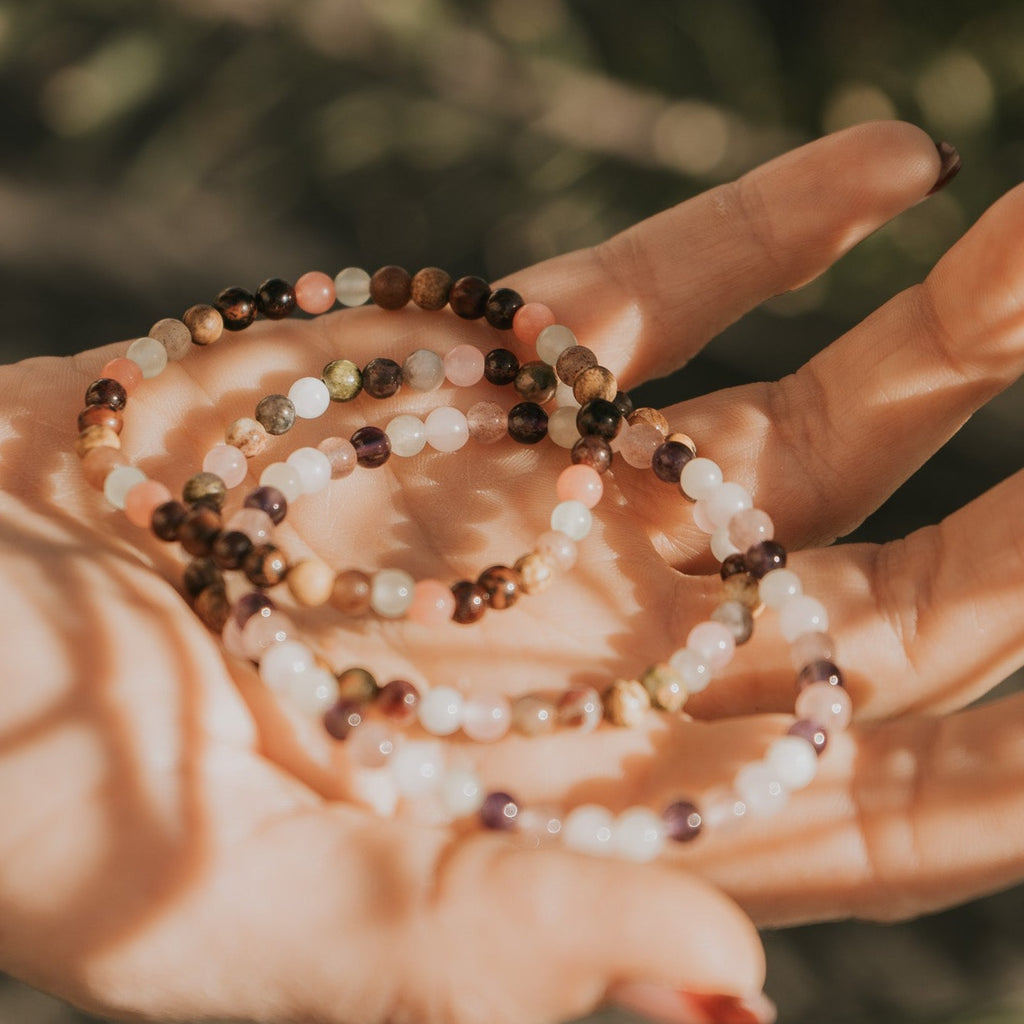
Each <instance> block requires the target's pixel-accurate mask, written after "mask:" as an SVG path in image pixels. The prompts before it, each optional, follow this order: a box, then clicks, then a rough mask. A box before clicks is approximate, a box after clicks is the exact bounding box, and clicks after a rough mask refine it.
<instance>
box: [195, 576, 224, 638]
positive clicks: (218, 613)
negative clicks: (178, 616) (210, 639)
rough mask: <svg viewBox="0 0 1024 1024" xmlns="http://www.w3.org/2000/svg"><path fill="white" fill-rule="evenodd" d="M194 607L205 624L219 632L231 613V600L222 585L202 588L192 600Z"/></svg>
mask: <svg viewBox="0 0 1024 1024" xmlns="http://www.w3.org/2000/svg"><path fill="white" fill-rule="evenodd" d="M192 607H193V608H194V609H195V612H196V615H198V616H199V618H200V619H201V620H202V621H203V623H204V625H205V626H206V627H207V628H208V629H211V630H213V632H214V633H219V632H220V631H221V630H222V629H223V628H224V626H225V624H226V623H227V621H228V617H229V616H230V615H231V602H230V601H229V600H228V595H227V591H226V590H225V589H224V588H223V587H222V586H221V587H217V586H214V587H206V588H205V589H204V590H200V591H199V593H198V594H196V596H195V600H194V601H193V602H192Z"/></svg>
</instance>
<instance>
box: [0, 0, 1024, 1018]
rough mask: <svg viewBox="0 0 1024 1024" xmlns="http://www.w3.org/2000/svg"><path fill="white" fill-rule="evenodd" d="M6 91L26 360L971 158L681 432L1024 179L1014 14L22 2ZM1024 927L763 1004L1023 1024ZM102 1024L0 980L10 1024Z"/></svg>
mask: <svg viewBox="0 0 1024 1024" xmlns="http://www.w3.org/2000/svg"><path fill="white" fill-rule="evenodd" d="M0 90H2V92H0V96H2V103H0V154H2V162H0V261H2V273H3V288H2V292H0V294H2V297H3V309H2V315H0V357H2V358H3V359H5V360H13V359H19V358H22V357H25V356H30V355H33V354H38V353H68V352H73V351H76V350H78V349H80V348H85V347H90V346H92V345H96V344H100V343H103V342H106V341H110V340H114V339H118V338H126V337H132V336H135V335H138V334H139V333H141V332H142V331H144V330H145V329H146V328H147V327H148V325H149V324H151V323H152V322H153V321H154V320H156V319H158V318H160V317H162V316H166V315H174V314H176V313H177V312H179V311H180V310H182V309H184V308H185V307H186V306H188V305H190V304H192V303H193V302H197V301H205V300H208V299H209V298H210V297H212V296H213V295H214V294H215V293H216V292H217V291H218V290H219V289H220V288H221V287H223V286H224V285H227V284H234V283H240V284H246V285H250V286H251V285H255V284H256V283H258V282H259V281H260V280H262V279H263V278H265V277H267V276H270V275H280V276H283V277H286V278H291V279H294V278H295V277H296V276H297V275H298V274H299V273H301V272H302V271H304V270H307V269H309V268H310V267H319V268H323V269H325V270H328V271H333V270H336V269H339V268H341V267H343V266H346V265H349V264H353V263H355V264H358V265H362V266H366V267H367V268H369V269H371V270H372V269H373V268H374V267H376V266H378V265H380V264H383V263H391V262H394V263H402V264H404V265H406V266H408V267H410V268H411V269H415V268H417V267H419V266H424V265H438V266H443V267H445V268H446V269H448V270H450V271H452V272H456V273H481V274H484V275H485V276H488V277H492V278H495V277H498V276H499V275H501V274H503V273H505V272H508V271H511V270H514V269H516V268H517V267H519V266H522V265H524V264H526V263H531V262H533V261H535V260H538V259H542V258H544V257H546V256H550V255H553V254H556V253H559V252H562V251H565V250H567V249H570V248H575V247H577V246H580V245H586V244H590V243H592V242H596V241H598V240H600V239H602V238H605V237H607V236H608V235H609V234H611V233H613V232H615V231H616V230H618V229H620V228H622V227H624V226H626V225H628V224H630V223H632V222H634V221H636V220H638V219H640V218H642V217H644V216H647V215H649V214H651V213H653V212H655V211H657V210H659V209H662V208H663V207H665V206H667V205H670V204H672V203H675V202H678V201H679V200H681V199H684V198H686V197H687V196H690V195H692V194H694V193H696V192H699V191H701V190H702V189H704V188H706V187H707V186H709V185H713V184H715V183H716V182H720V181H723V180H726V179H728V178H731V177H733V176H735V175H737V174H738V173H741V172H742V171H744V170H746V169H747V168H749V167H751V166H753V165H755V164H757V163H759V162H760V161H762V160H764V159H766V158H768V157H771V156H773V155H775V154H777V153H779V152H781V151H783V150H785V149H787V148H789V147H791V146H793V145H796V144H799V143H800V142H803V141H805V140H807V139H810V138H812V137H814V136H817V135H819V134H821V133H822V132H826V131H831V130H833V129H836V128H840V127H843V126H845V125H848V124H851V123H854V122H857V121H862V120H867V119H874V118H889V117H899V118H905V119H907V120H911V121H915V122H917V123H919V124H921V125H922V126H924V127H925V128H926V129H927V130H928V131H929V132H930V133H931V134H932V135H933V136H934V137H935V138H936V139H949V140H950V141H952V142H953V143H954V144H955V145H956V146H957V147H958V148H959V150H960V152H961V154H962V156H963V161H964V170H963V172H962V173H961V175H960V177H959V178H957V180H956V181H955V182H954V183H953V184H952V185H951V186H950V187H949V188H948V189H947V190H945V191H944V192H942V193H940V194H939V195H937V196H935V197H934V198H932V199H930V200H929V201H928V202H927V203H924V204H922V205H921V206H919V207H916V208H915V209H913V210H911V211H909V212H908V213H906V214H904V215H903V216H902V217H901V218H899V219H898V220H897V221H896V222H895V223H894V224H891V225H889V226H888V227H886V228H884V229H883V230H881V231H879V232H877V233H876V234H875V235H874V236H873V237H871V238H870V239H868V240H867V241H866V242H864V243H863V244H862V245H861V246H860V247H859V248H858V250H857V251H856V252H855V253H853V254H852V255H850V256H849V257H847V258H846V259H844V260H843V261H842V262H841V263H840V264H839V265H838V266H836V267H835V268H834V269H833V270H832V271H830V272H829V273H828V274H827V275H826V276H825V277H824V278H822V279H821V280H819V281H817V282H815V283H813V284H811V285H810V286H808V287H806V288H804V289H802V290H801V291H799V292H796V293H793V294H790V295H787V296H783V297H780V298H778V299H775V300H773V301H772V302H770V303H768V304H767V305H766V306H765V307H764V308H763V309H761V310H759V311H757V312H755V313H753V314H751V315H750V316H749V317H747V318H746V319H745V320H744V321H743V322H742V323H740V324H738V325H736V326H734V327H733V328H731V329H730V330H729V331H727V332H726V333H725V335H723V336H722V337H721V338H719V339H717V340H716V341H715V342H714V343H713V344H712V345H711V346H710V348H709V350H708V351H707V353H705V354H704V355H702V356H701V357H700V358H699V359H697V360H695V361H694V363H692V364H691V366H690V367H688V368H687V369H686V370H685V371H684V372H683V373H682V374H680V375H678V376H677V377H676V378H673V379H671V380H669V381H667V382H661V383H659V384H658V385H657V386H656V387H655V389H654V391H653V392H652V396H653V399H654V400H655V401H659V402H662V403H664V402H667V401H672V400H677V399H678V398H679V397H683V396H686V395H689V394H693V393H697V392H700V391H703V390H706V389H708V388H711V387H717V386H721V385H723V384H731V383H737V382H740V381H743V380H746V379H750V378H752V377H764V376H769V377H775V376H780V375H782V374H784V373H786V372H787V371H789V370H791V369H793V368H794V367H796V366H797V365H799V363H800V362H801V361H802V360H803V359H804V358H806V357H807V356H808V355H809V354H810V353H811V352H813V351H816V350H817V349H818V348H820V347H821V346H822V345H824V344H826V343H827V342H828V341H829V340H830V339H832V338H833V337H835V336H836V335H837V334H839V333H841V332H842V331H843V330H845V329H846V328H848V327H849V326H851V325H852V324H853V323H855V322H856V321H857V320H859V319H860V318H861V317H862V316H863V315H864V314H866V313H867V312H868V311H870V310H871V309H872V308H874V307H875V306H876V305H878V304H879V303H880V302H882V301H884V300H885V299H886V298H888V297H889V296H890V295H892V294H893V292H894V291H896V290H898V289H899V288H900V287H902V286H904V285H907V284H910V283H912V282H915V281H917V280H919V279H920V278H921V277H922V276H923V275H924V274H925V273H926V272H927V270H928V268H929V266H930V265H931V264H932V263H933V262H934V261H935V259H936V258H937V257H938V256H939V255H940V254H941V253H942V252H943V250H944V249H945V248H946V247H948V245H949V244H950V243H951V242H952V241H953V240H954V239H955V238H956V237H957V236H958V235H959V234H960V233H961V232H962V231H963V230H964V229H965V227H966V226H967V225H969V224H970V223H971V222H972V221H973V220H974V219H975V218H976V217H977V216H978V214H979V213H980V212H981V211H982V210H983V209H984V208H985V207H986V206H987V205H988V204H989V203H991V202H992V201H993V200H994V199H995V198H996V197H997V196H998V195H999V194H1000V193H1001V192H1003V191H1005V190H1006V189H1007V188H1009V187H1011V186H1013V185H1015V184H1016V183H1017V182H1018V181H1020V180H1021V178H1022V177H1024V133H1022V131H1021V125H1022V123H1024V122H1022V116H1024V3H1021V0H1002V2H994V0H945V2H943V3H941V4H936V3H930V4H926V3H911V2H889V3H882V2H879V0H855V2H839V3H821V2H819V0H804V2H798V0H791V2H786V0H777V2H773V3H763V4H758V3H754V2H752V0H696V2H695V0H685V2H669V0H663V2H660V0H632V2H631V3H623V2H622V0H481V2H469V0H165V2H157V0H152V2H138V0H0ZM894 343H898V339H894ZM652 396H648V397H652ZM1022 420H1024V415H1022V403H1021V390H1020V387H1019V386H1018V387H1016V388H1014V389H1011V391H1010V392H1008V393H1007V394H1006V395H1004V396H1002V397H1001V398H999V399H997V400H996V401H995V402H993V403H992V404H991V405H990V406H989V408H987V409H986V410H984V411H983V412H981V413H979V414H978V415H977V416H976V417H975V419H974V420H973V421H972V422H971V423H970V424H969V425H968V426H967V427H966V428H965V429H964V430H963V431H962V432H961V433H960V434H959V435H958V437H957V438H955V439H954V440H953V441H952V442H950V444H949V445H947V446H946V448H945V449H944V450H943V451H942V452H941V453H940V454H939V455H938V456H937V457H936V458H935V459H934V460H932V462H931V463H930V464H929V465H928V466H927V467H925V468H924V469H923V470H922V471H921V472H920V473H918V474H917V475H916V476H915V477H914V478H913V479H912V480H911V481H910V483H908V484H907V485H906V486H905V487H904V488H903V489H901V491H900V492H899V493H898V494H897V495H896V496H895V497H894V498H893V499H892V501H890V502H889V503H888V504H887V505H886V506H885V507H884V508H883V509H882V510H881V511H880V512H879V513H878V514H877V515H876V516H874V517H872V518H871V519H870V520H869V521H868V522H867V523H866V524H865V525H864V527H862V529H861V530H860V531H859V532H858V535H857V536H858V539H876V540H882V539H886V538H888V537H892V536H896V535H900V534H902V533H905V532H907V531H908V530H910V529H913V528H914V527H916V526H919V525H922V524H924V523H926V522H930V521H933V520H934V519H936V518H938V517H940V516H942V515H944V514H945V513H946V512H948V511H951V510H952V509H953V508H955V507H957V506H959V505H960V504H962V503H963V502H965V501H967V500H970V498H971V497H973V496H975V495H976V494H978V493H980V492H981V491H982V490H984V489H985V488H986V487H988V486H991V485H992V484H993V483H995V482H996V481H997V480H999V479H1000V478H1002V477H1003V476H1006V475H1008V474H1009V473H1010V472H1012V471H1013V470H1015V469H1016V468H1017V467H1018V466H1019V465H1020V463H1021V461H1022V457H1024V442H1022V440H1021V436H1020V434H1021V431H1020V428H1021V426H1022ZM1010 685H1013V683H1012V682H1011V684H1010ZM1014 824H1015V823H1008V826H1010V827H1012V826H1013V825H1014ZM1016 825H1017V827H1019V823H1016ZM1021 838H1022V842H1024V835H1022V837H1021ZM1022 920H1024V889H1021V888H1018V889H1016V890H1014V891H1011V892H1009V893H1004V894H1001V895H999V896H996V897H992V898H989V899H986V900H981V901H978V902H976V903H973V904H971V905H969V906H966V907H963V908H960V909H958V910H955V911H951V912H949V913H946V914H941V915H937V916H934V917H932V918H929V919H927V920H922V921H918V922H914V923H910V924H905V925H897V926H887V927H881V926H875V925H865V924H855V923H846V924H839V925H826V926H818V927H813V928H803V929H797V930H793V931H789V932H785V933H777V934H776V933H769V934H767V935H766V936H765V939H766V943H767V946H768V954H769V964H770V975H769V992H770V993H771V994H772V995H773V996H774V997H775V998H776V999H777V1001H778V1002H779V1004H780V1008H781V1011H782V1015H781V1016H782V1020H784V1021H787V1022H789V1024H811V1022H816V1024H817V1022H836V1024H843V1022H851V1024H852V1022H858V1024H860V1022H867V1021H873V1022H874V1021H878V1022H910V1021H930V1022H933V1021H934V1022H947V1024H953V1022H960V1024H1004V1022H1010V1021H1024V927H1022V924H1021V922H1022ZM87 1019H88V1018H85V1017H82V1016H80V1015H78V1014H76V1013H75V1012H74V1011H72V1010H71V1009H69V1008H67V1007H65V1006H64V1005H63V1004H60V1003H57V1002H56V1001H53V1000H50V999H48V998H46V997H43V996H40V995H38V994H37V993H34V992H32V991H31V990H29V989H26V988H24V987H23V986H20V985H18V984H16V983H14V982H12V981H9V980H3V979H0V1024H8V1022H11V1024H14V1022H18V1024H22V1022H25V1024H80V1022H83V1021H85V1020H87ZM600 1019H601V1020H603V1021H611V1020H612V1019H615V1020H619V1019H621V1018H619V1017H615V1016H614V1015H602V1017H601V1018H600Z"/></svg>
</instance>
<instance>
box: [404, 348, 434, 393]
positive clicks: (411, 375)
mask: <svg viewBox="0 0 1024 1024" xmlns="http://www.w3.org/2000/svg"><path fill="white" fill-rule="evenodd" d="M402 380H403V381H404V382H405V384H406V385H408V386H409V387H410V388H412V389H413V391H422V392H426V391H436V390H437V389H438V388H439V387H440V386H441V385H442V384H443V383H444V360H443V359H442V358H441V357H440V356H439V355H438V354H437V353H436V352H431V351H430V350H429V349H426V348H418V349H416V350H415V351H414V352H410V353H409V354H408V355H407V356H406V357H405V361H404V362H403V363H402Z"/></svg>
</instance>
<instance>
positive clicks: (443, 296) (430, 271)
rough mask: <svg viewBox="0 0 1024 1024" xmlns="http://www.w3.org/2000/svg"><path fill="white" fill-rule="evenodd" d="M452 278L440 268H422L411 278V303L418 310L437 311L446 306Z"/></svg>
mask: <svg viewBox="0 0 1024 1024" xmlns="http://www.w3.org/2000/svg"><path fill="white" fill-rule="evenodd" d="M451 290H452V278H451V275H450V274H448V273H447V272H446V271H444V270H441V268H440V267H424V268H423V269H422V270H417V271H416V273H415V274H414V275H413V278H412V301H413V302H415V303H416V305H417V306H419V307H420V309H429V310H438V309H444V307H445V306H447V305H448V293H449V292H450V291H451Z"/></svg>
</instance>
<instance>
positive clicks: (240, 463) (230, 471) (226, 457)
mask: <svg viewBox="0 0 1024 1024" xmlns="http://www.w3.org/2000/svg"><path fill="white" fill-rule="evenodd" d="M203 470H204V472H207V473H215V474H216V475H217V476H219V477H220V478H221V480H223V481H224V485H225V486H226V487H237V486H238V485H239V484H240V483H241V482H242V481H243V480H244V479H245V477H246V474H247V473H248V472H249V467H248V465H247V464H246V461H245V456H244V455H243V454H242V450H241V449H240V448H236V447H235V446H234V445H233V444H215V445H214V446H213V447H212V448H211V449H210V450H209V451H208V452H207V453H206V457H205V458H204V459H203Z"/></svg>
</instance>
